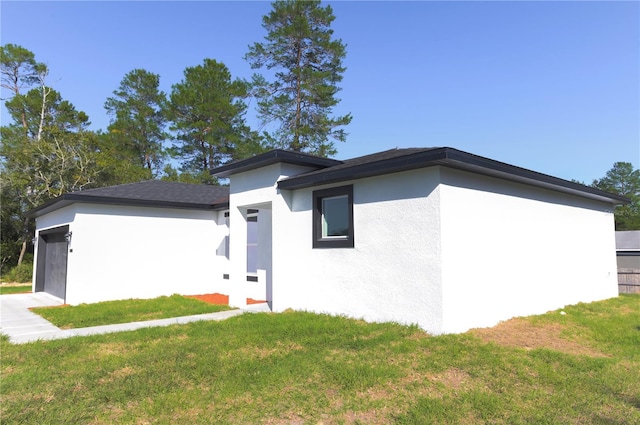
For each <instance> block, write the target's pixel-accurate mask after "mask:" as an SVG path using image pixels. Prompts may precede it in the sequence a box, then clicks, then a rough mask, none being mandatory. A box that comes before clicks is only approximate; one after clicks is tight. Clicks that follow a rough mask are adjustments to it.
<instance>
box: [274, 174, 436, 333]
mask: <svg viewBox="0 0 640 425" xmlns="http://www.w3.org/2000/svg"><path fill="white" fill-rule="evenodd" d="M347 184H353V197H354V232H355V247H354V248H316V249H313V248H312V191H313V190H319V189H324V188H328V187H332V186H343V185H347ZM437 184H438V170H437V169H436V168H431V169H423V170H415V171H409V172H402V173H396V174H389V175H386V176H382V177H372V178H367V179H362V180H357V181H353V182H344V183H341V184H337V185H327V186H318V187H315V188H313V189H301V190H295V191H283V192H285V193H284V194H283V196H284V197H285V198H288V201H287V205H286V206H287V209H286V210H281V211H276V209H275V208H274V211H273V234H274V243H273V282H274V286H273V308H274V310H276V311H282V310H284V309H287V308H293V309H300V310H309V311H315V312H326V313H331V314H342V315H347V316H350V317H356V318H363V319H365V320H369V321H395V322H401V323H407V324H412V323H417V324H419V325H420V326H422V327H423V328H425V329H439V327H440V326H441V323H440V322H441V320H440V318H441V316H442V308H441V297H442V295H441V293H440V222H439V191H438V188H437Z"/></svg>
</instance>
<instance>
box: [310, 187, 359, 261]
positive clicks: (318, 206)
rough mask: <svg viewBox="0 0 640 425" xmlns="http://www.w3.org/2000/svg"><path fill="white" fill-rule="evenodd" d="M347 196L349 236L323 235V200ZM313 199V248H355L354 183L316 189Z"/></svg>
mask: <svg viewBox="0 0 640 425" xmlns="http://www.w3.org/2000/svg"><path fill="white" fill-rule="evenodd" d="M340 196H346V197H347V206H348V212H347V214H348V224H349V229H348V232H347V236H345V237H336V236H331V237H328V238H323V237H322V216H323V214H322V205H323V203H322V201H323V199H326V198H334V197H340ZM312 199H313V248H353V247H354V246H355V238H354V228H353V185H348V186H339V187H331V188H328V189H321V190H314V191H313V192H312Z"/></svg>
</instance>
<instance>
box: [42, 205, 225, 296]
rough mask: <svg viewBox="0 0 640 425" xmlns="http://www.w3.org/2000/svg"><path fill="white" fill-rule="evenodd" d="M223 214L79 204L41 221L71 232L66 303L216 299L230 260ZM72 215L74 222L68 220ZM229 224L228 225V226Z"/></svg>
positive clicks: (46, 224)
mask: <svg viewBox="0 0 640 425" xmlns="http://www.w3.org/2000/svg"><path fill="white" fill-rule="evenodd" d="M220 214H221V213H219V212H217V211H196V210H180V209H164V208H144V207H127V206H115V205H92V204H74V205H72V206H69V207H66V208H64V209H61V210H59V211H56V212H54V213H51V214H47V215H46V216H43V217H41V218H39V219H38V220H37V222H36V226H37V231H38V230H40V229H43V228H45V227H50V226H53V225H54V224H55V225H56V226H57V225H58V224H56V223H57V222H60V224H66V223H63V221H65V220H63V219H65V218H66V219H67V220H66V222H68V223H69V225H70V230H71V231H72V234H73V235H72V239H71V242H70V244H69V255H68V263H67V290H66V294H67V295H66V301H67V303H69V304H79V303H90V302H98V301H106V300H116V299H127V298H153V297H157V296H161V295H171V294H174V293H180V294H199V293H206V292H216V290H217V289H218V287H219V286H220V280H221V277H222V276H221V274H220V273H218V272H214V270H222V269H223V268H224V267H226V265H225V262H226V261H227V260H226V258H225V257H224V256H220V255H216V250H217V248H218V247H219V246H220V244H221V243H223V241H224V235H225V228H224V226H220V225H218V224H217V223H220V220H219V219H218V216H219V215H220ZM71 216H73V220H68V219H69V218H70V217H71ZM222 223H224V221H222Z"/></svg>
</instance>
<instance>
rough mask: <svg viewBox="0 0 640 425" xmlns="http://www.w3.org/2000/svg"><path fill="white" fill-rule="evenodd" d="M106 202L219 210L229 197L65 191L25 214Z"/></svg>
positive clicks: (45, 212)
mask: <svg viewBox="0 0 640 425" xmlns="http://www.w3.org/2000/svg"><path fill="white" fill-rule="evenodd" d="M79 203H83V204H107V205H125V206H136V207H155V208H176V209H189V210H221V209H225V208H228V207H229V198H228V197H226V198H221V199H218V200H216V201H214V203H211V204H201V203H189V202H177V201H158V200H149V199H129V198H118V197H107V196H90V195H85V194H82V192H78V193H66V194H64V195H61V196H58V197H57V198H54V199H52V200H50V201H49V202H47V203H45V204H43V205H40V206H39V207H37V208H34V209H32V210H31V211H28V212H27V213H26V214H25V216H26V217H28V218H37V217H40V216H42V215H45V214H47V213H50V212H51V211H55V210H58V209H60V208H64V207H66V206H69V205H71V204H79Z"/></svg>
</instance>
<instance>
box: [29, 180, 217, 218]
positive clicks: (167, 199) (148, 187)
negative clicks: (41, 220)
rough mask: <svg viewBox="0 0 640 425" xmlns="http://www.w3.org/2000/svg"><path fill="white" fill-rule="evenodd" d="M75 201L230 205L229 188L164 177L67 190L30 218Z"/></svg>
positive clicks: (183, 206)
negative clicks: (73, 190)
mask: <svg viewBox="0 0 640 425" xmlns="http://www.w3.org/2000/svg"><path fill="white" fill-rule="evenodd" d="M73 203H96V204H111V205H133V206H146V207H165V208H181V209H198V210H203V209H204V210H208V209H220V208H225V207H227V206H228V203H229V187H228V186H212V185H205V184H189V183H176V182H167V181H160V180H148V181H143V182H138V183H128V184H121V185H117V186H108V187H100V188H96V189H87V190H82V191H78V192H71V193H66V194H64V195H62V196H59V197H57V198H55V199H52V200H51V201H49V202H47V203H46V204H44V205H41V206H39V207H37V208H35V209H33V210H31V211H29V212H28V213H27V217H39V216H41V215H43V214H46V213H49V212H51V211H55V210H57V209H60V208H62V207H65V206H67V205H70V204H73Z"/></svg>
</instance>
